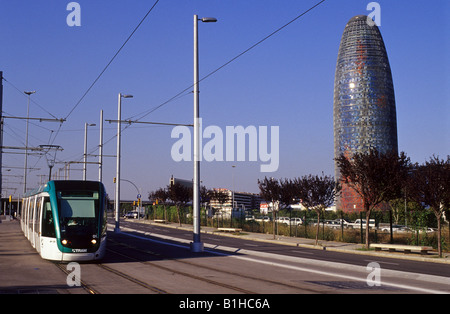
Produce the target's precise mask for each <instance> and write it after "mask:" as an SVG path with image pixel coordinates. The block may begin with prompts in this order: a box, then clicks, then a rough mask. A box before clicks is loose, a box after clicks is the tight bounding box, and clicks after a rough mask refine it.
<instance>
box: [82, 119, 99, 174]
mask: <svg viewBox="0 0 450 314" xmlns="http://www.w3.org/2000/svg"><path fill="white" fill-rule="evenodd" d="M88 126H96V124H95V123H91V124H89V123H87V122H85V123H84V153H83V181H86V172H87V129H88Z"/></svg>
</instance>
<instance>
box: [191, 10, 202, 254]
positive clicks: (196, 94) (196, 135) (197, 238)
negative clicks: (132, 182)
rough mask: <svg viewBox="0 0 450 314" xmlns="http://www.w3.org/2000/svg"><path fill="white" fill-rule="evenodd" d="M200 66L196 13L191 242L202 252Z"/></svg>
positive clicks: (192, 245) (193, 246)
mask: <svg viewBox="0 0 450 314" xmlns="http://www.w3.org/2000/svg"><path fill="white" fill-rule="evenodd" d="M198 72H199V66H198V16H197V15H194V182H193V184H194V187H193V194H194V195H193V202H192V203H193V212H194V242H191V250H192V251H193V252H202V251H203V243H202V242H201V241H200V222H199V218H200V146H199V135H200V134H199V118H200V116H199V82H198V81H199V74H198Z"/></svg>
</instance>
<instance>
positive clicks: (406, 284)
mask: <svg viewBox="0 0 450 314" xmlns="http://www.w3.org/2000/svg"><path fill="white" fill-rule="evenodd" d="M121 228H123V230H128V232H125V233H124V234H128V237H134V238H135V239H144V238H150V239H153V240H154V241H156V242H153V245H155V243H160V241H163V242H165V241H169V242H171V243H172V244H173V246H174V247H178V248H181V249H183V248H184V251H186V248H187V246H188V243H189V241H191V240H192V233H191V232H189V231H186V230H179V229H173V228H167V227H163V226H158V225H154V224H153V225H148V224H138V223H134V222H131V221H124V222H122V223H121ZM128 228H130V229H128ZM132 230H134V231H137V232H129V231H132ZM161 237H163V239H162V238H161ZM170 239H172V241H171V240H170ZM177 239H182V241H181V242H182V243H180V242H179V241H177ZM202 242H204V243H205V252H204V253H202V254H209V255H208V256H209V257H212V256H214V255H215V256H224V257H225V256H226V257H231V258H229V260H231V259H232V258H234V260H236V259H237V260H239V262H238V264H237V266H236V264H235V263H234V261H233V262H230V263H231V264H232V265H235V266H234V267H235V268H236V269H240V270H241V271H242V270H243V269H246V268H247V267H250V270H248V272H255V269H256V273H259V274H261V276H262V278H263V277H264V276H265V275H266V274H268V273H270V272H272V273H273V272H275V273H283V274H284V275H283V276H282V275H278V276H276V278H277V279H276V280H279V281H280V283H281V282H284V283H289V284H292V283H293V282H295V283H297V284H299V283H301V285H302V287H303V289H304V290H303V292H305V293H308V292H315V293H330V292H331V293H355V292H356V293H410V292H413V293H449V292H450V265H447V264H437V263H432V262H420V261H411V260H400V259H391V258H384V257H373V256H366V255H359V254H347V253H340V252H332V251H323V250H317V249H308V248H303V247H293V246H286V245H278V244H274V243H266V242H257V241H249V240H244V239H239V238H231V237H223V236H220V235H214V234H202ZM174 247H172V248H171V249H169V251H172V250H173V248H174ZM165 254H168V253H165ZM190 254H193V253H190ZM193 256H195V255H193ZM197 256H199V255H198V253H197ZM244 262H245V263H244ZM374 262H375V263H376V264H371V263H374ZM244 265H245V266H244ZM249 265H250V266H249ZM373 265H375V266H378V267H379V268H377V269H375V268H373V267H372V266H373ZM232 267H233V266H232ZM371 267H372V268H371ZM285 271H287V273H284V272H285ZM263 274H264V275H263ZM368 278H370V280H372V283H370V282H369V281H370V280H368ZM271 280H272V279H271ZM276 280H275V281H276ZM376 280H378V282H376ZM374 283H378V284H380V285H375V286H370V285H371V284H374ZM319 286H321V287H322V288H324V289H323V290H322V289H318V287H319ZM329 288H330V289H329ZM377 289H378V290H377ZM250 291H252V290H250ZM288 293H289V292H288ZM290 293H299V291H294V290H292V291H290Z"/></svg>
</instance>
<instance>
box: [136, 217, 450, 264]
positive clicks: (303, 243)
mask: <svg viewBox="0 0 450 314" xmlns="http://www.w3.org/2000/svg"><path fill="white" fill-rule="evenodd" d="M131 221H133V222H140V223H148V224H153V225H158V226H164V227H167V228H176V229H183V230H189V231H192V230H193V227H192V225H188V224H182V225H181V226H180V224H178V223H159V222H154V221H153V220H137V219H132V220H131ZM201 232H202V233H210V234H212V233H214V234H216V235H221V236H227V237H236V238H240V239H247V240H251V241H261V242H270V243H277V244H283V245H290V246H298V247H305V248H311V249H318V250H327V251H336V252H345V253H353V254H363V255H371V256H384V257H390V258H400V259H409V260H417V261H427V262H436V263H446V264H450V253H447V252H445V253H443V256H444V257H443V258H439V257H438V254H437V252H434V251H432V252H429V254H428V255H421V254H420V253H415V252H412V253H409V254H406V253H403V252H388V251H377V252H375V251H373V250H370V251H366V250H364V247H365V245H363V244H358V243H345V242H337V241H324V240H319V245H318V246H316V245H315V239H307V238H298V237H287V236H275V239H274V236H273V234H265V233H255V232H247V231H242V232H241V233H239V234H238V233H231V232H220V231H219V230H218V229H217V228H214V227H205V226H202V227H201Z"/></svg>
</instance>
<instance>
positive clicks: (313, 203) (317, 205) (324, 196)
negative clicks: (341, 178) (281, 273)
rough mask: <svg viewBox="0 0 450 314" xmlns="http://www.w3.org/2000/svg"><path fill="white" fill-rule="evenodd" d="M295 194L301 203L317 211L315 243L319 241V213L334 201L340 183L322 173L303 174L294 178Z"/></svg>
mask: <svg viewBox="0 0 450 314" xmlns="http://www.w3.org/2000/svg"><path fill="white" fill-rule="evenodd" d="M294 185H295V187H296V191H297V196H298V198H300V199H301V200H302V203H303V205H305V206H306V207H307V208H309V209H314V210H315V212H316V213H317V230H316V245H317V244H318V241H319V225H320V215H321V214H322V212H323V211H324V210H325V208H327V207H329V206H331V205H332V204H333V203H334V200H335V198H336V195H337V194H338V193H339V191H340V185H339V183H337V182H336V181H335V180H334V178H333V177H331V176H326V175H323V174H322V176H321V177H319V176H317V175H316V176H313V175H308V176H303V177H301V178H296V179H294Z"/></svg>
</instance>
